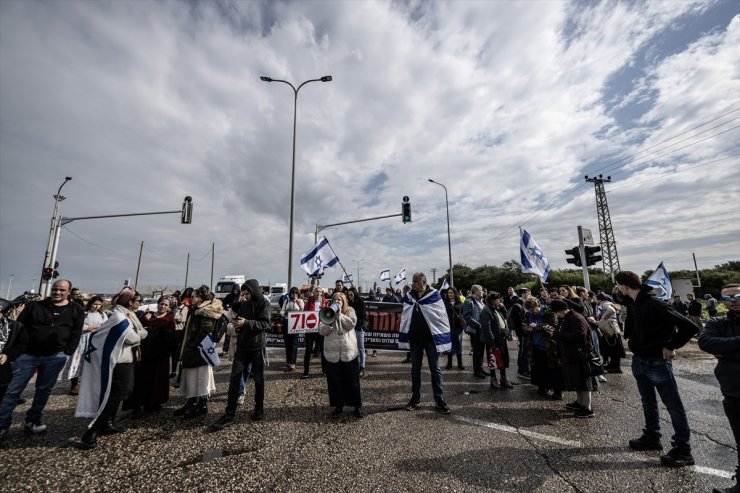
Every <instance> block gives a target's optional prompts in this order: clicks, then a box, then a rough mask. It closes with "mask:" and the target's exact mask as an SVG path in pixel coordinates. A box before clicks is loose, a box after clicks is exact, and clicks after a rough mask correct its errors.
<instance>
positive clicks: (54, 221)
mask: <svg viewBox="0 0 740 493" xmlns="http://www.w3.org/2000/svg"><path fill="white" fill-rule="evenodd" d="M71 179H72V177H71V176H66V177H65V178H64V182H62V184H61V185H60V186H59V189H58V190H57V193H56V195H54V212H52V214H51V228H49V243H48V245H47V247H46V255H44V265H43V266H42V267H41V269H42V270H43V269H45V268H47V267H53V265H52V264H53V263H54V261H53V260H52V255H53V250H54V240H55V238H56V237H57V229H58V228H59V218H58V217H57V216H58V215H59V202H61V201H62V200H64V199H65V198H66V197H64V196H63V195H62V187H63V186H64V185H66V184H67V182H68V181H69V180H71ZM49 286H51V283H50V282H49V281H48V280H44V279H43V277H42V278H41V282H39V294H40V295H41V296H42V297H46V296H48V295H49V293H48V288H49Z"/></svg>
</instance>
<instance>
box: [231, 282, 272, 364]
mask: <svg viewBox="0 0 740 493" xmlns="http://www.w3.org/2000/svg"><path fill="white" fill-rule="evenodd" d="M245 284H246V285H247V289H248V290H249V293H250V295H251V296H250V299H249V301H242V302H240V303H239V304H238V306H237V305H234V312H235V313H236V315H237V317H239V318H243V319H245V320H246V322H245V323H244V325H242V326H241V327H237V328H236V331H237V340H236V352H237V353H238V354H241V353H251V352H253V351H262V350H263V349H264V348H265V342H266V338H265V332H267V331H268V330H270V320H271V317H272V307H271V306H270V302H269V301H267V299H265V297H264V295H263V294H262V289H261V288H260V284H259V282H258V281H257V280H256V279H250V280H248V281H247V282H246V283H245Z"/></svg>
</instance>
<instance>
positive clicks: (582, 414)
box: [573, 407, 596, 418]
mask: <svg viewBox="0 0 740 493" xmlns="http://www.w3.org/2000/svg"><path fill="white" fill-rule="evenodd" d="M573 416H575V417H576V418H593V417H594V416H596V413H595V412H593V411H592V410H590V409H586V408H585V407H582V408H581V409H579V410H577V411H576V412H574V413H573Z"/></svg>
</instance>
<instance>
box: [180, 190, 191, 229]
mask: <svg viewBox="0 0 740 493" xmlns="http://www.w3.org/2000/svg"><path fill="white" fill-rule="evenodd" d="M192 222H193V198H192V197H191V196H190V195H188V196H187V197H185V200H183V202H182V217H181V218H180V223H181V224H191V223H192Z"/></svg>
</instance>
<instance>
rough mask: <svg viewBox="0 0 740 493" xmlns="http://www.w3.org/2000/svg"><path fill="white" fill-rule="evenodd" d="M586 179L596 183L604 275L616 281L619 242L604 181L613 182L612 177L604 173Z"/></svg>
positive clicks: (597, 213)
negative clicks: (615, 235)
mask: <svg viewBox="0 0 740 493" xmlns="http://www.w3.org/2000/svg"><path fill="white" fill-rule="evenodd" d="M586 181H587V182H589V183H593V184H594V189H595V191H596V216H597V218H598V220H599V237H600V238H599V239H600V240H601V251H602V252H603V265H604V275H605V276H606V277H607V278H609V279H611V280H612V282H614V274H616V273H617V272H619V271H620V270H621V269H620V268H619V255H617V242H616V240H615V239H614V230H613V229H612V220H611V216H610V215H609V205H608V204H607V202H606V191H605V190H604V183H611V181H612V177H611V176H607V177H606V178H603V175H599V176H598V177H595V176H594V177H591V178H589V177H588V175H586Z"/></svg>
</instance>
